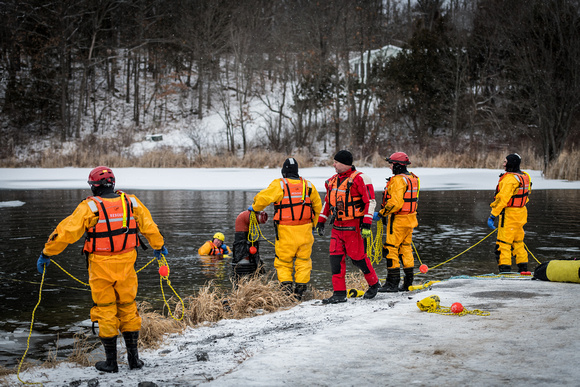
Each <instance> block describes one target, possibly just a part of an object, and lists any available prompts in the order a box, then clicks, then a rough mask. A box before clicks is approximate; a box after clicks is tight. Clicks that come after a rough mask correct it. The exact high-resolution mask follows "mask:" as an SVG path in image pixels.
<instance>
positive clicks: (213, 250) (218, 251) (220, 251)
mask: <svg viewBox="0 0 580 387" xmlns="http://www.w3.org/2000/svg"><path fill="white" fill-rule="evenodd" d="M209 242H210V243H211V246H212V248H211V250H210V252H209V255H223V254H225V253H227V251H226V250H224V249H223V248H222V247H221V246H220V247H216V246H215V245H214V244H213V242H212V241H209Z"/></svg>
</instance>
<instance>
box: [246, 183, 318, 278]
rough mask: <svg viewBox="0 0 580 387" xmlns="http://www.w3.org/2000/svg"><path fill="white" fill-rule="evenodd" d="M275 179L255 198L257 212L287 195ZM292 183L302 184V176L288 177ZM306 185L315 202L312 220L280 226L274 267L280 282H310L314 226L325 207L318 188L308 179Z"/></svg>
mask: <svg viewBox="0 0 580 387" xmlns="http://www.w3.org/2000/svg"><path fill="white" fill-rule="evenodd" d="M280 180H282V179H276V180H274V181H272V182H271V183H270V185H269V186H268V188H266V189H264V190H262V191H260V192H259V193H258V194H257V195H256V196H255V197H254V203H253V204H252V207H253V209H254V211H256V212H259V211H262V210H263V209H264V208H266V207H267V206H268V205H270V204H271V203H278V202H281V201H282V199H283V198H284V189H283V188H282V186H281V184H280ZM287 180H288V181H289V182H290V183H291V184H298V183H300V180H299V179H287ZM306 183H307V185H306V186H307V187H308V188H311V192H310V202H311V203H312V214H313V216H312V221H311V222H309V223H306V224H300V225H285V224H279V225H277V238H276V245H275V250H276V258H275V260H274V267H275V268H276V271H277V275H278V281H280V282H296V283H297V284H307V283H308V282H309V281H310V272H311V271H312V259H311V258H310V256H311V254H312V244H313V243H314V236H313V235H312V228H313V227H314V226H316V223H317V222H318V215H319V214H320V210H321V209H322V202H321V200H320V195H319V194H318V191H317V190H316V187H315V186H314V185H313V184H311V183H310V182H309V181H306ZM294 268H295V269H296V274H295V276H294V280H293V278H292V273H293V271H294V270H293V269H294Z"/></svg>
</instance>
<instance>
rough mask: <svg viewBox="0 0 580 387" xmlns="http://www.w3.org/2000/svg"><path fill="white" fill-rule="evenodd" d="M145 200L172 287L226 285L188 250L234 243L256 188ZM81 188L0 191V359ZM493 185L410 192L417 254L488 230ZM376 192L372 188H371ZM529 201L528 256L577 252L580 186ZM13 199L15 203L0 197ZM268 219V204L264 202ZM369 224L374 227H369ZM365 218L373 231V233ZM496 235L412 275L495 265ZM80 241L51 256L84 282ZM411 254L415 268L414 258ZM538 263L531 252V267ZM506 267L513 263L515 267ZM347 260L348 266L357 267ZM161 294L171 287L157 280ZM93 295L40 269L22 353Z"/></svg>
mask: <svg viewBox="0 0 580 387" xmlns="http://www.w3.org/2000/svg"><path fill="white" fill-rule="evenodd" d="M130 193H133V194H136V195H137V196H138V197H139V198H140V199H141V201H143V203H144V204H145V205H146V206H147V207H148V208H149V210H150V211H151V213H152V215H153V218H154V220H155V221H156V222H157V224H158V225H159V228H160V229H161V231H162V233H163V234H164V236H165V237H166V246H167V248H168V250H169V255H168V257H167V260H168V262H169V266H170V268H171V274H170V276H169V278H170V280H171V284H172V286H173V288H174V289H175V290H176V291H177V292H178V293H179V295H180V296H182V297H186V296H189V295H191V294H193V292H195V291H196V290H197V289H199V288H200V287H202V286H203V285H205V284H206V283H207V282H208V281H213V284H214V286H217V287H222V288H229V287H230V286H231V284H230V282H229V279H228V276H229V272H230V265H229V259H227V258H225V259H215V258H213V259H210V258H208V257H200V256H198V255H197V249H198V247H199V246H201V244H203V243H204V242H205V241H206V240H208V239H210V238H211V236H212V235H213V234H214V233H215V232H217V231H221V232H223V233H224V234H225V235H226V243H227V244H228V245H230V247H231V246H232V245H233V237H234V222H235V219H236V217H237V215H238V214H239V213H240V211H242V210H244V209H245V208H247V206H248V205H249V204H250V203H251V202H252V198H253V197H254V195H255V192H246V191H229V192H226V191H131V192H130ZM89 194H90V192H89V191H88V190H56V191H40V190H0V219H2V226H1V227H0V242H1V243H0V305H1V308H0V344H1V346H0V361H1V364H3V365H5V366H13V365H14V364H17V363H18V362H19V360H20V358H21V357H22V355H23V354H24V351H25V349H26V340H27V337H28V333H29V328H30V321H31V318H32V311H33V309H34V307H35V305H36V304H37V303H38V301H39V289H40V280H41V275H40V274H39V273H38V272H37V270H36V261H37V259H38V256H39V254H40V252H41V251H42V248H43V245H44V243H45V241H46V239H47V237H48V235H49V234H50V233H51V231H52V230H53V229H54V228H55V227H56V225H57V224H58V222H60V221H61V220H62V219H64V218H65V217H66V216H68V215H69V214H70V213H72V211H73V210H74V208H75V207H76V206H77V204H78V203H79V202H80V201H81V200H83V199H84V198H85V197H86V196H88V195H89ZM492 196H493V191H491V190H490V191H423V192H421V194H420V200H419V211H418V219H419V227H417V228H416V229H415V232H414V237H413V240H414V244H415V246H416V248H417V251H418V253H419V259H420V261H421V262H422V263H424V264H426V265H428V266H429V267H434V266H435V265H438V264H440V263H442V262H445V261H447V260H449V259H450V258H453V257H454V256H456V255H458V254H460V253H461V252H463V251H464V250H466V249H468V248H469V247H471V246H473V245H475V244H476V243H478V242H479V241H481V240H482V239H483V238H485V237H486V236H487V235H488V234H489V233H490V231H491V230H490V229H488V228H487V224H486V222H487V217H488V216H489V203H490V202H491V201H492ZM377 197H380V193H377ZM530 200H531V201H530V204H529V205H528V211H529V218H528V225H527V226H526V227H525V230H526V239H525V243H526V245H527V246H528V248H529V249H530V250H531V252H532V253H533V255H534V256H535V258H536V259H537V260H538V261H540V262H545V261H547V260H550V259H555V258H572V257H576V258H578V257H580V254H579V253H580V222H579V216H578V214H579V213H580V190H545V191H538V190H536V191H533V192H532V196H531V198H530ZM9 201H20V202H23V203H24V204H23V205H21V206H14V207H10V206H2V205H1V204H2V203H3V202H9ZM267 211H268V213H269V215H270V219H271V217H272V211H273V209H272V206H270V207H269V208H268V209H267ZM374 227H375V226H374ZM374 227H373V232H374ZM261 229H262V232H263V235H264V236H265V237H266V238H267V239H269V240H270V241H273V240H274V231H273V226H272V222H271V220H269V221H268V223H266V224H265V225H262V227H261ZM329 241H330V231H329V230H327V232H326V236H325V237H318V236H316V238H315V244H314V248H313V255H312V258H313V272H312V280H311V284H312V285H313V286H315V287H316V288H318V289H328V290H330V289H331V282H330V279H331V275H330V269H329V263H328V253H327V252H328V246H329ZM494 244H495V234H494V235H491V236H490V237H489V238H487V239H486V240H484V241H483V242H481V243H479V244H478V245H477V246H475V247H473V248H472V249H470V250H469V251H467V252H466V253H464V254H462V255H460V256H458V257H457V258H455V259H453V260H451V261H450V262H448V263H445V264H443V265H441V266H439V267H437V268H436V269H434V270H432V271H429V272H428V273H427V274H425V275H417V277H416V282H418V281H423V280H425V281H426V280H433V279H446V278H449V277H451V276H458V275H479V274H488V273H494V272H496V269H497V266H496V265H497V264H496V261H495V256H494V254H493V249H494ZM260 247H261V256H262V259H263V260H264V261H265V263H266V265H267V267H268V268H269V269H272V264H273V258H274V249H273V246H272V245H270V243H268V242H267V241H261V242H260ZM81 248H82V240H81V241H79V242H77V243H76V244H74V245H71V246H69V247H68V248H67V249H66V250H65V252H64V253H62V254H61V255H59V256H57V257H55V261H56V262H57V263H59V264H60V265H61V266H62V267H63V268H64V269H65V270H67V271H68V272H69V273H71V274H72V275H73V276H75V277H77V278H78V279H79V280H81V281H83V282H88V275H87V272H86V263H85V260H84V256H83V255H81ZM152 254H153V253H152V250H151V249H149V250H147V251H142V250H139V258H138V260H137V264H136V267H137V268H141V267H142V266H144V265H145V264H146V263H147V262H148V261H149V260H150V259H151V258H152V257H153V255H152ZM415 258H416V260H415V261H416V267H417V268H418V266H419V259H417V257H415ZM536 266H537V263H536V260H535V259H534V257H532V256H531V255H530V269H531V270H532V271H533V269H534V268H535V267H536ZM375 268H376V270H377V273H378V275H379V277H380V278H381V279H384V276H385V275H386V266H385V262H384V261H382V262H381V263H379V264H378V265H377V266H376V267H375ZM514 268H515V266H514ZM357 270H358V269H356V268H355V267H354V266H352V265H350V264H349V265H348V266H347V273H348V272H356V271H357ZM164 291H165V294H166V295H168V296H169V295H170V294H171V293H172V292H171V289H170V288H169V287H167V286H165V287H164ZM141 300H147V301H150V302H151V303H152V304H153V306H154V307H155V308H158V309H159V308H161V307H162V294H161V289H160V287H159V275H158V274H157V264H156V263H155V262H154V263H153V264H151V265H150V266H148V267H147V268H145V269H144V270H143V271H141V272H140V273H139V293H138V301H141ZM91 306H92V300H91V296H90V292H89V291H88V288H86V287H85V286H84V285H82V284H80V283H78V282H76V281H75V280H73V279H72V278H71V277H70V276H68V275H67V274H65V273H63V272H62V271H61V270H60V269H59V268H58V267H57V266H56V265H54V264H52V265H50V267H49V268H48V270H47V272H46V275H45V281H44V286H43V290H42V298H41V301H40V304H39V306H38V308H37V310H36V312H35V315H34V329H33V335H32V338H31V342H30V350H29V352H28V355H27V359H29V360H33V359H38V360H44V359H46V357H47V355H48V353H49V351H53V352H55V350H56V348H58V352H57V354H58V356H62V357H64V356H66V355H67V354H68V351H70V347H71V344H72V342H73V339H72V336H73V334H74V333H75V332H78V331H83V330H87V329H88V328H87V327H88V326H89V325H90V324H89V322H88V318H89V310H90V308H91Z"/></svg>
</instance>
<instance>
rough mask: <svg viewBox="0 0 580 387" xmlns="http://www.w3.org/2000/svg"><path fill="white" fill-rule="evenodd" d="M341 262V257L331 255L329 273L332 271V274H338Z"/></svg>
mask: <svg viewBox="0 0 580 387" xmlns="http://www.w3.org/2000/svg"><path fill="white" fill-rule="evenodd" d="M341 262H342V255H331V256H330V271H332V274H340V272H341V268H340V264H341Z"/></svg>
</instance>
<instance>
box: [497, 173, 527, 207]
mask: <svg viewBox="0 0 580 387" xmlns="http://www.w3.org/2000/svg"><path fill="white" fill-rule="evenodd" d="M508 173H509V174H512V175H514V176H515V178H516V179H518V181H519V182H520V186H519V187H518V190H517V191H516V193H515V194H514V195H512V197H511V199H510V200H509V201H508V203H507V205H506V207H524V206H525V205H526V203H527V198H528V195H529V194H530V189H531V188H532V184H531V182H530V175H528V174H527V173H525V172H523V173H517V172H506V173H502V174H501V176H500V178H499V181H502V179H503V178H504V177H506V176H507V174H508ZM498 193H499V182H498V185H497V187H496V188H495V195H494V196H493V198H494V199H495V196H496V195H497V194H498Z"/></svg>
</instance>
